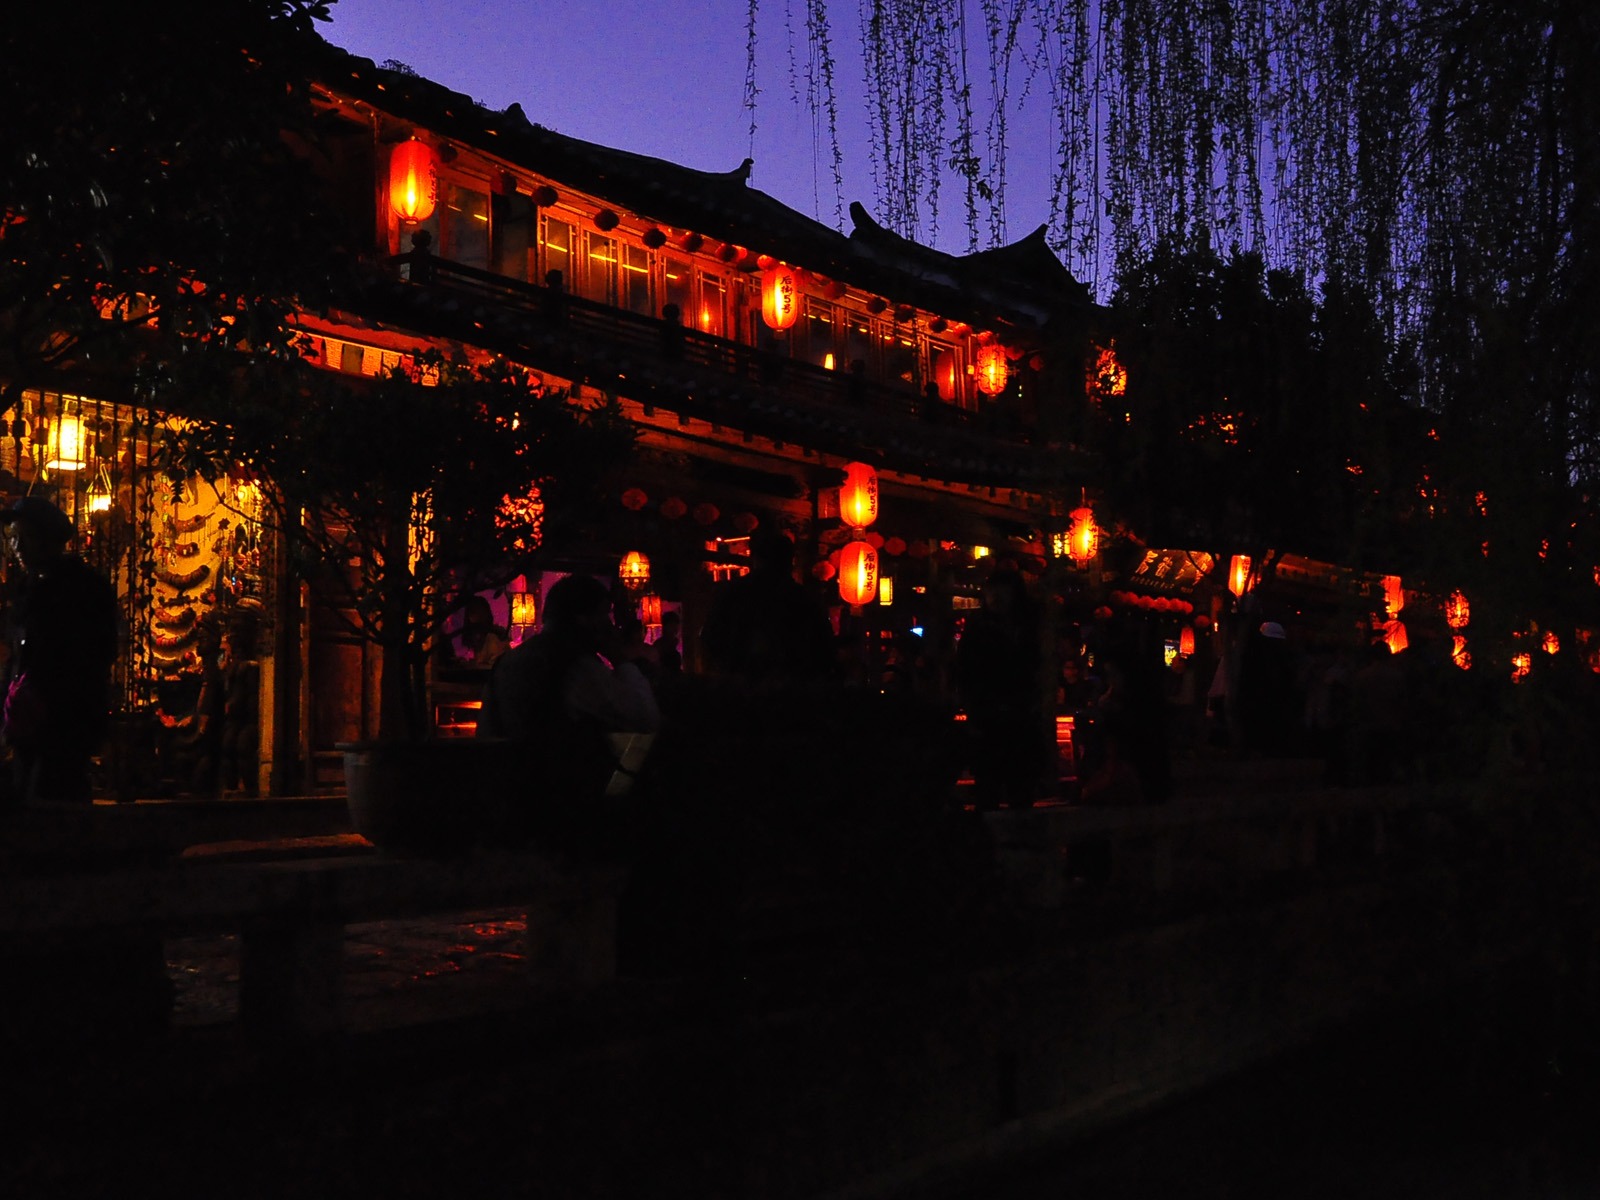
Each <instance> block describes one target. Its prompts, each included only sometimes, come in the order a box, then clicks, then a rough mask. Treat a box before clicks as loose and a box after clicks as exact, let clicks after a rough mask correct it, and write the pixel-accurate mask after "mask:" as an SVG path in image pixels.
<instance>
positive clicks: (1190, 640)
mask: <svg viewBox="0 0 1600 1200" xmlns="http://www.w3.org/2000/svg"><path fill="white" fill-rule="evenodd" d="M1178 653H1179V654H1181V655H1182V656H1183V657H1184V658H1189V657H1192V656H1193V654H1194V626H1192V625H1185V626H1184V627H1183V628H1182V629H1180V630H1178Z"/></svg>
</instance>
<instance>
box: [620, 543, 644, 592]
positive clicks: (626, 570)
mask: <svg viewBox="0 0 1600 1200" xmlns="http://www.w3.org/2000/svg"><path fill="white" fill-rule="evenodd" d="M617 578H618V579H620V580H622V586H623V587H625V588H627V589H628V590H629V591H630V592H634V591H642V590H643V589H644V586H645V584H647V583H649V582H650V560H649V559H648V558H646V557H645V556H644V555H643V554H641V553H639V551H637V550H629V551H628V552H627V553H626V554H624V555H623V556H622V562H621V564H620V565H619V566H618V567H617Z"/></svg>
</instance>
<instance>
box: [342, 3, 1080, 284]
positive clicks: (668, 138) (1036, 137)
mask: <svg viewBox="0 0 1600 1200" xmlns="http://www.w3.org/2000/svg"><path fill="white" fill-rule="evenodd" d="M791 6H794V7H795V11H794V12H793V13H791V12H790V9H791ZM332 12H333V22H332V24H331V25H328V26H324V27H323V34H324V36H325V37H327V38H328V40H329V41H331V42H333V43H334V44H336V45H339V46H343V47H344V48H345V49H347V50H350V51H352V52H354V53H356V54H360V55H362V56H364V57H366V58H370V59H372V60H374V61H375V62H383V61H384V60H386V59H398V60H399V61H401V62H403V63H405V64H407V65H408V66H410V67H412V68H413V69H414V70H416V71H417V72H418V73H419V74H421V75H424V76H426V77H428V78H429V79H432V80H434V81H435V82H437V83H441V84H444V85H445V86H447V87H450V88H452V89H454V90H456V91H459V92H464V93H466V94H467V95H469V96H472V97H473V98H474V99H477V100H479V101H481V102H483V103H484V104H487V105H488V106H489V107H491V108H494V109H502V108H505V107H506V106H507V105H509V104H511V103H512V102H513V101H516V102H518V103H520V104H521V105H522V108H523V111H524V112H526V113H527V115H528V119H529V120H531V121H534V122H536V123H538V124H541V125H544V126H546V127H548V128H551V129H555V130H557V131H559V132H561V133H565V134H570V135H572V136H574V137H579V138H583V139H585V140H588V141H592V142H598V143H600V144H602V145H606V146H613V147H616V148H619V149H623V150H631V151H635V152H637V153H641V154H649V155H654V156H656V157H658V158H665V159H670V160H672V161H674V162H678V163H682V164H684V165H686V166H690V167H696V168H698V169H700V170H706V171H729V170H732V169H734V168H735V167H737V166H738V165H739V163H740V162H741V161H742V160H743V159H744V158H745V157H746V156H750V157H753V158H754V159H755V167H754V170H753V172H752V175H751V180H750V183H751V186H752V187H757V188H760V189H761V190H762V191H764V192H767V193H768V194H770V195H772V196H775V197H776V198H777V199H779V200H781V201H783V202H784V203H785V204H787V205H789V206H790V207H792V208H795V209H798V210H799V211H800V212H803V213H805V214H807V215H808V216H812V217H815V218H817V219H818V220H820V221H822V222H823V223H825V224H828V225H836V224H838V222H837V221H836V219H835V211H834V210H835V201H834V189H833V182H832V176H831V172H830V169H829V165H828V150H827V144H826V138H825V136H823V137H822V138H820V139H819V138H814V137H813V133H812V123H811V118H810V117H809V116H808V115H807V114H806V113H805V112H804V111H803V110H802V109H801V107H800V106H798V105H797V104H796V103H795V102H794V100H793V98H792V96H793V92H792V87H791V84H790V54H789V45H790V35H789V32H788V30H789V28H790V27H791V26H792V27H793V28H794V29H795V31H796V34H795V36H796V37H801V38H803V28H804V19H803V10H802V9H801V8H800V7H799V6H798V5H797V4H796V0H765V3H763V4H762V5H761V10H760V26H759V29H760V37H759V40H758V44H757V48H756V54H757V81H756V82H757V86H758V87H759V88H760V89H761V93H760V96H759V99H758V108H757V113H756V122H757V129H756V135H755V145H754V148H753V151H752V147H751V141H750V132H749V127H750V114H749V112H748V111H747V110H746V109H745V108H744V106H743V96H744V82H745V62H746V58H745V40H746V23H745V12H746V6H745V4H743V3H740V2H739V0H671V2H670V3H669V2H667V0H634V2H632V3H618V2H616V0H601V2H598V3H597V2H594V0H588V2H580V0H450V2H449V3H439V2H438V0H337V3H335V4H334V5H333V9H332ZM446 14H448V15H446ZM832 22H833V29H834V54H835V58H836V62H837V71H838V76H837V86H838V88H839V90H840V98H839V104H840V111H839V124H840V130H839V134H840V142H841V146H842V149H843V152H844V156H845V161H844V178H845V186H844V193H843V199H844V205H845V206H846V207H848V205H849V203H850V201H852V200H860V201H862V202H863V203H864V204H865V205H866V206H867V208H868V210H869V211H872V212H873V213H874V215H881V214H879V213H878V210H877V205H876V204H874V203H873V199H872V196H873V186H872V174H871V166H870V163H869V161H868V153H867V144H868V143H867V128H868V126H867V124H866V121H867V113H866V108H865V103H864V101H863V99H862V85H861V78H862V69H861V62H860V50H859V41H858V39H857V38H856V37H854V36H853V34H854V32H855V31H856V30H858V29H859V24H858V17H857V11H856V5H855V3H854V0H848V2H838V0H836V2H835V3H834V4H833V12H832ZM796 54H798V55H803V54H804V46H803V44H802V45H799V46H797V47H796ZM1027 117H1028V114H1022V115H1021V116H1019V117H1017V118H1014V119H1013V124H1012V129H1013V138H1012V147H1011V155H1010V165H1009V171H1010V197H1011V198H1010V202H1009V222H1010V223H1009V228H1008V240H1015V239H1017V238H1019V237H1021V236H1023V235H1025V234H1027V233H1029V232H1031V231H1032V230H1033V229H1034V228H1035V227H1037V226H1038V225H1040V224H1042V223H1043V222H1044V221H1045V219H1046V217H1047V216H1048V211H1047V207H1046V205H1047V197H1046V193H1045V186H1044V183H1043V182H1042V175H1041V174H1040V172H1039V171H1034V172H1030V167H1031V166H1032V165H1033V164H1039V166H1040V171H1042V170H1044V169H1047V166H1048V163H1049V162H1050V161H1051V151H1050V148H1049V140H1048V136H1047V134H1046V133H1045V131H1044V130H1043V129H1042V128H1039V127H1038V126H1037V123H1035V125H1034V126H1033V127H1030V125H1029V122H1028V120H1027ZM945 204H946V205H947V206H948V207H947V209H946V211H945V212H944V213H943V214H942V215H941V219H940V228H941V236H940V237H939V238H938V239H937V244H938V245H939V246H940V248H941V249H945V250H950V251H953V252H958V253H959V252H962V251H964V250H965V249H966V245H965V231H964V229H963V227H962V220H961V214H960V212H959V201H958V199H957V196H956V193H955V192H953V191H951V192H949V193H948V194H947V198H946V200H945ZM841 227H842V228H843V229H844V230H845V231H846V232H848V230H849V217H848V215H845V216H844V217H843V224H842V226H841Z"/></svg>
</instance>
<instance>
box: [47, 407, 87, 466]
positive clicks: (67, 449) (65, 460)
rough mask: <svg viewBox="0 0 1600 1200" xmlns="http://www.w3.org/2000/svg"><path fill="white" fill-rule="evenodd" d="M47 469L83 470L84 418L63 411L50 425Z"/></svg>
mask: <svg viewBox="0 0 1600 1200" xmlns="http://www.w3.org/2000/svg"><path fill="white" fill-rule="evenodd" d="M47 454H48V457H47V458H46V459H45V464H44V466H45V470H47V471H81V470H83V419H82V418H81V417H75V416H69V415H68V414H66V413H62V414H61V415H60V416H59V417H57V418H56V420H55V423H54V424H53V425H52V426H51V427H50V441H49V450H48V451H47Z"/></svg>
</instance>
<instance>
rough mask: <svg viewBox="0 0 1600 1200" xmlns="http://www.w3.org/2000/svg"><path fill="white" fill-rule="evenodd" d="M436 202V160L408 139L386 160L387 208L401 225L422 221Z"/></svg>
mask: <svg viewBox="0 0 1600 1200" xmlns="http://www.w3.org/2000/svg"><path fill="white" fill-rule="evenodd" d="M438 202H439V156H438V155H437V154H436V153H435V152H434V149H433V147H432V146H430V145H428V144H427V143H426V142H419V141H417V139H416V138H412V139H411V140H410V141H409V142H401V143H400V144H399V145H398V146H396V147H395V148H394V153H393V154H391V155H390V156H389V207H391V208H393V209H394V215H395V216H397V217H399V218H400V219H401V220H402V221H426V220H427V219H428V218H429V217H431V216H433V209H434V206H435V205H436V204H438Z"/></svg>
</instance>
